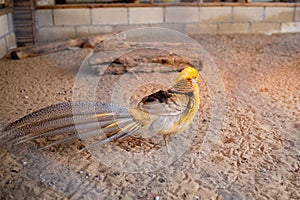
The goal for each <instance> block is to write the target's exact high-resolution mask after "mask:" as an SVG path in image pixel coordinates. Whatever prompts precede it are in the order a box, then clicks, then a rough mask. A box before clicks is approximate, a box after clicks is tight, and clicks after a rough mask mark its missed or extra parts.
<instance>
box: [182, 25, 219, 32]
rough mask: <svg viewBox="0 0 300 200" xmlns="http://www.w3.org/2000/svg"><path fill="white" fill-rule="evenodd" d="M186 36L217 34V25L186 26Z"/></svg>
mask: <svg viewBox="0 0 300 200" xmlns="http://www.w3.org/2000/svg"><path fill="white" fill-rule="evenodd" d="M185 32H186V34H217V33H218V25H217V24H187V25H186V29H185Z"/></svg>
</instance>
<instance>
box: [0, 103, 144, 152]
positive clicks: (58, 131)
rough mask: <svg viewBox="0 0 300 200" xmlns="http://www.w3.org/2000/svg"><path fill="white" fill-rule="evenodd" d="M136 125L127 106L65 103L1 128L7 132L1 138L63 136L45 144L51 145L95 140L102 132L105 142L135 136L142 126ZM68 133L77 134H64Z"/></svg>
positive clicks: (16, 139)
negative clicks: (80, 139)
mask: <svg viewBox="0 0 300 200" xmlns="http://www.w3.org/2000/svg"><path fill="white" fill-rule="evenodd" d="M137 124H138V122H136V121H135V120H134V119H133V118H132V117H131V115H130V112H129V110H128V108H125V107H120V106H117V105H111V104H106V103H100V102H97V103H94V102H64V103H59V104H55V105H52V106H48V107H45V108H42V109H41V110H38V111H35V112H33V113H30V114H29V115H26V116H24V117H22V118H21V119H19V120H17V121H15V122H12V123H11V124H9V125H7V126H6V127H5V128H4V129H3V130H2V132H4V134H3V135H2V136H0V139H1V138H3V137H7V138H8V141H12V142H13V143H15V144H20V143H23V142H27V141H32V140H35V139H38V138H48V137H55V136H59V135H60V136H63V138H62V139H59V140H57V141H55V142H53V143H51V144H49V145H47V146H45V147H43V148H48V147H50V146H53V145H56V144H60V143H64V142H67V141H70V140H74V139H78V138H91V139H92V138H93V137H98V136H99V135H103V137H106V138H104V139H102V140H101V141H102V142H101V143H105V142H106V141H111V140H113V139H118V138H120V137H124V136H126V135H133V132H134V133H136V130H137V129H139V128H140V126H137ZM76 132H77V133H78V134H76ZM67 133H74V134H73V135H71V136H65V134H67ZM7 138H6V139H7ZM6 141H7V140H6ZM94 141H95V140H94ZM97 143H98V142H97Z"/></svg>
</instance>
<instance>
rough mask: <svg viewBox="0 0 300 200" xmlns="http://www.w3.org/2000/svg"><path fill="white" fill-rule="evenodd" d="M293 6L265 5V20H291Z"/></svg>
mask: <svg viewBox="0 0 300 200" xmlns="http://www.w3.org/2000/svg"><path fill="white" fill-rule="evenodd" d="M293 14H294V8H292V7H266V10H265V21H281V22H282V21H293Z"/></svg>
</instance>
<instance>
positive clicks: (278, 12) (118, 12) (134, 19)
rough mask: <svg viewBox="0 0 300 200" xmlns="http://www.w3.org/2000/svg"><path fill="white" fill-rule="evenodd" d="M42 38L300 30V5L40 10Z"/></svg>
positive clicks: (40, 38)
mask: <svg viewBox="0 0 300 200" xmlns="http://www.w3.org/2000/svg"><path fill="white" fill-rule="evenodd" d="M36 12H37V13H36V20H37V33H38V34H37V37H38V38H37V39H38V42H40V43H42V42H51V41H56V40H62V39H68V38H75V37H83V36H87V35H92V34H97V33H110V32H115V31H122V30H126V29H130V28H137V27H145V26H148V27H149V26H153V27H165V28H171V29H175V30H177V31H180V32H183V33H186V34H198V33H199V34H201V33H202V34H203V33H204V34H223V33H264V34H272V33H287V32H300V6H299V5H294V6H274V7H273V6H270V7H269V6H218V7H217V6H209V7H206V6H158V5H156V6H147V7H122V6H120V7H71V8H65V7H63V8H61V7H57V8H51V7H48V8H46V9H38V10H37V11H36Z"/></svg>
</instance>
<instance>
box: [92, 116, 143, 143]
mask: <svg viewBox="0 0 300 200" xmlns="http://www.w3.org/2000/svg"><path fill="white" fill-rule="evenodd" d="M140 129H141V124H140V123H139V122H132V123H130V124H127V125H126V126H124V127H122V128H119V129H118V130H116V131H114V132H113V133H112V134H111V135H109V136H107V137H105V138H104V139H101V140H99V141H97V142H94V143H92V144H89V145H88V146H87V147H86V148H95V147H96V146H100V145H103V144H105V143H107V142H110V141H112V140H121V138H122V139H124V138H126V137H129V136H132V135H134V134H136V133H137V132H138V131H139V130H140Z"/></svg>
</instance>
